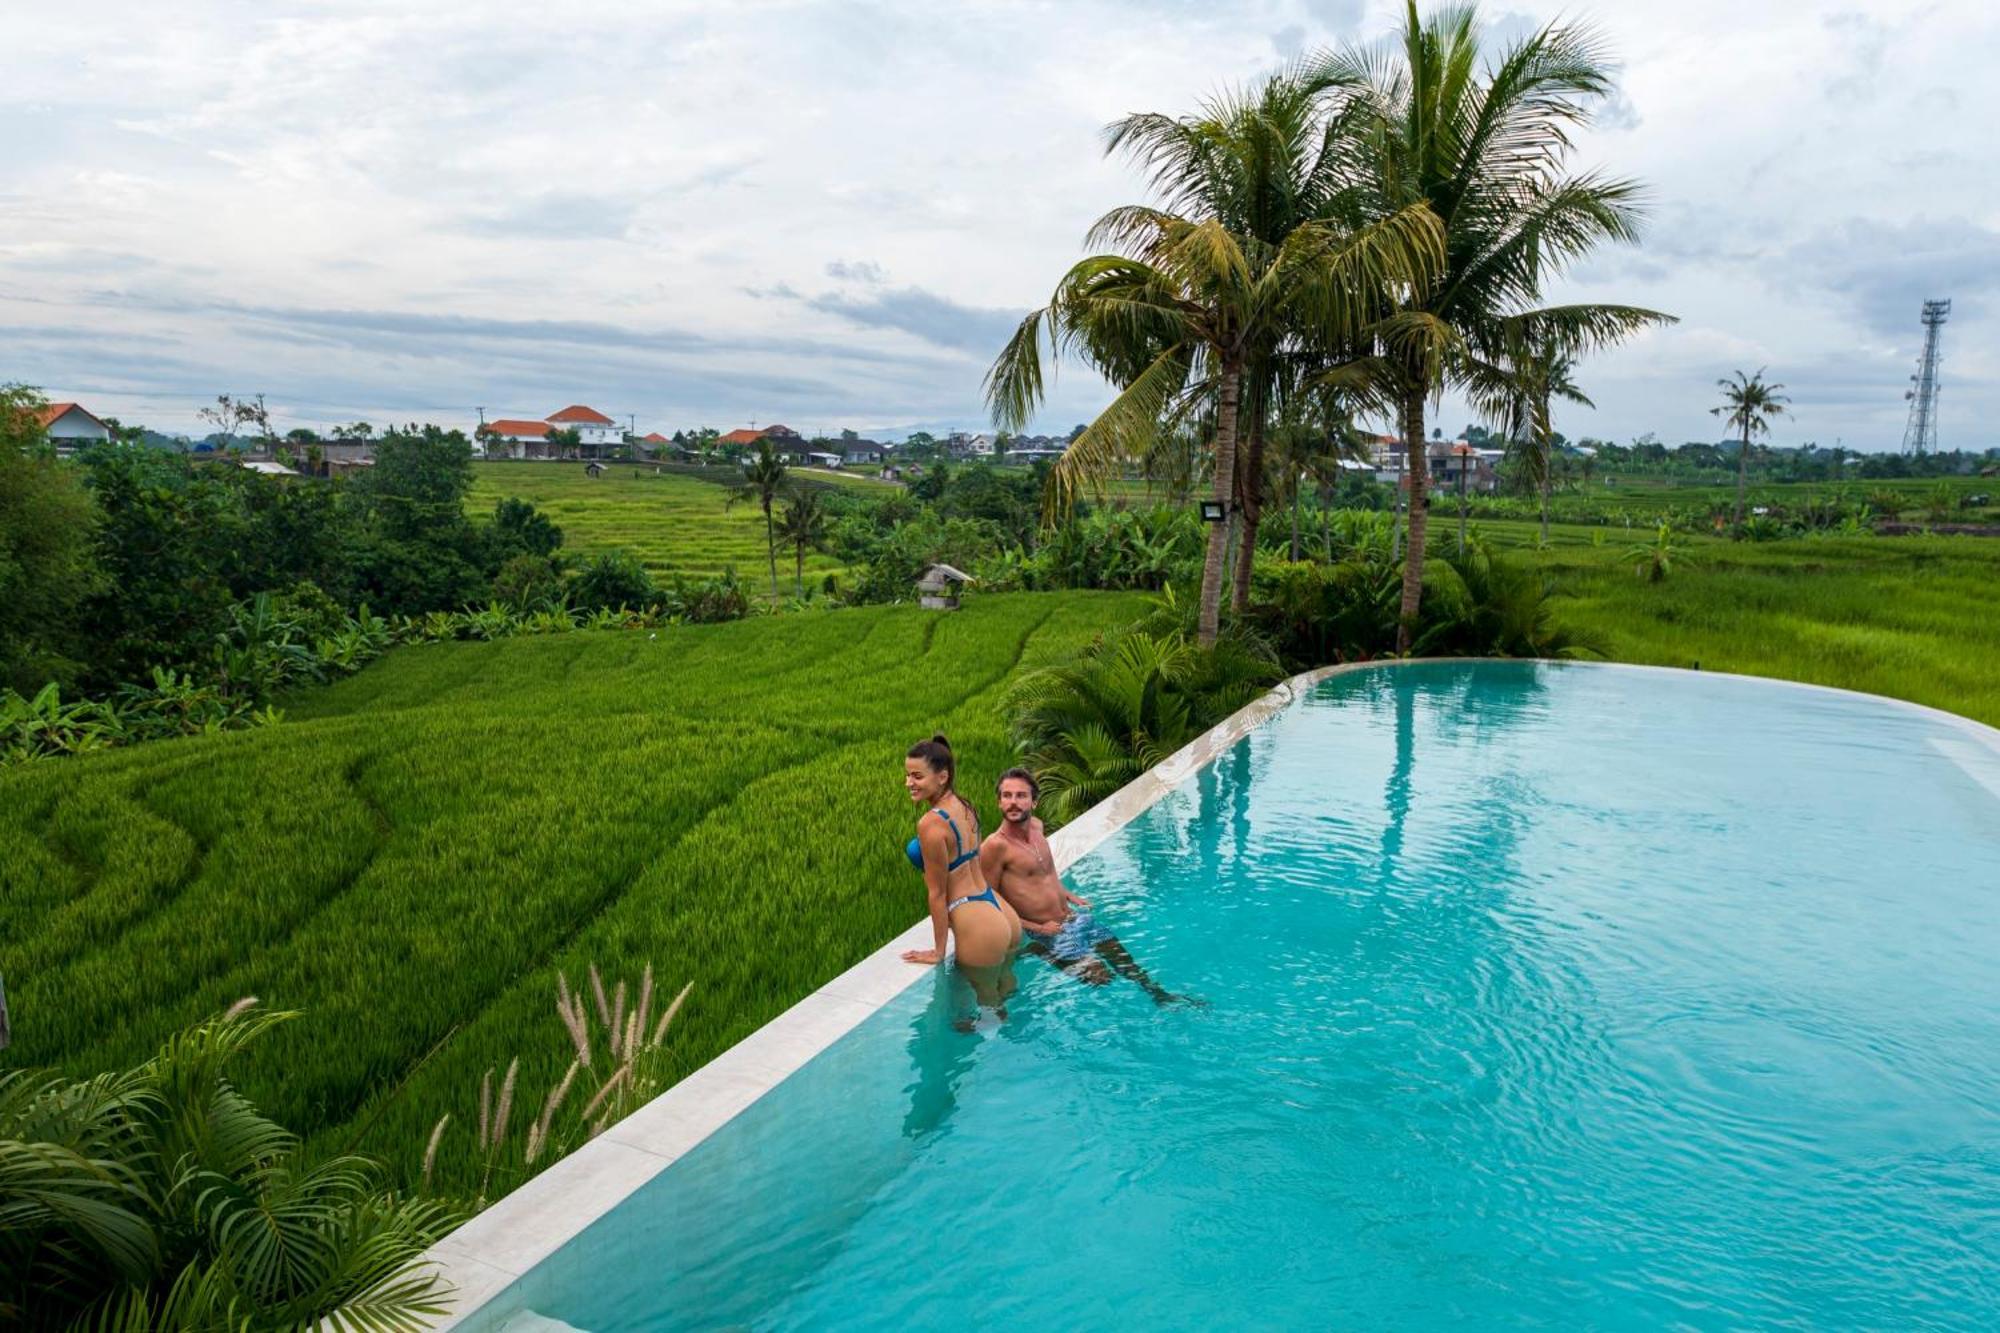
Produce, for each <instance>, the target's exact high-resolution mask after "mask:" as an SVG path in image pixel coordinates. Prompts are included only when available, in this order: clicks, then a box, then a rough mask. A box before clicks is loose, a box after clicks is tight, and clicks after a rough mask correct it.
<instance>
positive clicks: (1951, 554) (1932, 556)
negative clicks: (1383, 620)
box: [1438, 515, 2000, 726]
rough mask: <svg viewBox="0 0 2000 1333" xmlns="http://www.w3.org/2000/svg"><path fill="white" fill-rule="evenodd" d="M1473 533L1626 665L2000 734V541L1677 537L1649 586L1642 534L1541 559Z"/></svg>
mask: <svg viewBox="0 0 2000 1333" xmlns="http://www.w3.org/2000/svg"><path fill="white" fill-rule="evenodd" d="M1438 517H1440V518H1441V517H1442V515H1439V516H1438ZM1475 527H1476V529H1477V531H1479V532H1480V533H1481V535H1482V536H1484V537H1485V538H1486V539H1488V540H1490V541H1492V542H1493V543H1494V544H1495V545H1505V546H1513V547H1516V548H1518V549H1519V551H1520V552H1521V553H1522V554H1523V555H1524V557H1525V558H1527V559H1531V560H1533V561H1535V562H1536V563H1537V564H1538V565H1539V566H1540V567H1541V568H1543V569H1544V570H1546V571H1547V572H1548V574H1549V575H1550V576H1551V577H1552V578H1553V579H1554V580H1555V583H1556V586H1557V588H1558V589H1559V590H1560V591H1561V592H1562V593H1563V594H1565V595H1564V597H1563V598H1562V600H1561V602H1560V604H1559V605H1560V614H1561V615H1562V617H1563V619H1564V620H1565V621H1566V622H1567V623H1570V624H1573V625H1575V626H1576V627H1578V628H1580V629H1583V630H1586V631H1588V632H1590V633H1592V634H1594V635H1596V636H1597V637H1598V638H1599V639H1600V640H1601V641H1602V642H1603V644H1604V646H1605V648H1606V650H1607V651H1608V653H1609V655H1610V656H1611V657H1612V658H1614V659H1616V660H1619V661H1624V662H1651V663H1658V664H1662V665H1668V666H1692V665H1694V664H1696V663H1699V664H1700V665H1701V666H1702V667H1703V668H1704V669H1706V670H1712V671H1740V672H1745V673H1747V674H1750V675H1757V676H1778V677H1783V678H1785V679H1789V680H1803V681H1810V682H1813V683H1816V684H1821V685H1837V686H1841V687H1843V688H1846V689H1852V690H1867V691H1870V692H1872V693H1875V694H1887V695H1893V696H1895V697H1896V698H1900V699H1910V700H1913V701H1915V702H1917V703H1924V704H1930V705H1932V706H1933V707H1937V708H1944V709H1949V710H1951V711H1952V712H1955V713H1962V714H1964V715H1966V716H1967V717H1974V718H1978V719H1980V720H1981V721H1984V722H1988V723H1991V724H1993V725H1996V726H2000V668H1996V665H1995V664H1996V663H2000V609H1997V608H1996V596H2000V541H1996V540H1994V539H1991V538H1981V537H1802V538H1792V539H1788V540H1785V541H1774V542H1731V541H1725V540H1718V539H1715V538H1708V537H1678V538H1676V539H1675V541H1676V544H1677V545H1679V546H1680V547H1681V548H1682V549H1683V551H1684V556H1683V557H1682V558H1681V560H1680V561H1678V562H1677V564H1676V566H1675V568H1674V571H1673V573H1672V574H1670V575H1669V576H1668V578H1667V579H1666V580H1665V581H1664V582H1662V583H1650V582H1647V581H1645V580H1643V579H1641V578H1639V577H1638V576H1637V575H1636V574H1635V573H1634V570H1633V563H1632V561H1630V560H1628V559H1626V558H1625V552H1626V551H1627V550H1628V549H1629V548H1630V547H1631V545H1632V544H1633V542H1634V541H1635V540H1642V541H1647V540H1650V539H1651V534H1650V533H1646V532H1644V531H1633V532H1627V531H1624V530H1622V529H1621V530H1607V529H1604V528H1566V527H1562V526H1558V527H1556V528H1555V529H1553V530H1552V532H1551V544H1550V546H1549V548H1548V549H1546V550H1538V549H1536V547H1535V546H1534V540H1535V528H1534V526H1533V525H1532V524H1527V523H1482V524H1477V525H1475ZM1438 530H1439V531H1440V532H1441V535H1443V536H1444V537H1445V539H1446V540H1447V541H1449V540H1451V529H1450V525H1448V524H1442V523H1440V524H1439V525H1438Z"/></svg>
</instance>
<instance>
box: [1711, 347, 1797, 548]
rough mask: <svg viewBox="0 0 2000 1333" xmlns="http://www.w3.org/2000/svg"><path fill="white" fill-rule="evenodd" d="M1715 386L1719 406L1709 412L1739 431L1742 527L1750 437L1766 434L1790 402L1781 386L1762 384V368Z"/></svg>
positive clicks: (1738, 522)
mask: <svg viewBox="0 0 2000 1333" xmlns="http://www.w3.org/2000/svg"><path fill="white" fill-rule="evenodd" d="M1715 383H1716V386H1717V387H1718V388H1720V389H1721V390H1722V406H1720V407H1711V408H1710V409H1708V410H1709V411H1710V412H1711V413H1712V414H1713V415H1715V416H1718V417H1723V418H1725V419H1727V420H1728V422H1729V424H1730V425H1731V426H1732V427H1734V428H1735V429H1736V430H1737V431H1738V432H1739V435H1738V444H1737V449H1736V526H1737V527H1738V528H1741V527H1742V526H1743V497H1744V492H1745V491H1746V490H1747V489H1748V488H1749V485H1750V439H1751V437H1752V436H1753V435H1769V434H1770V433H1771V422H1772V420H1773V419H1775V418H1777V417H1782V416H1786V415H1788V413H1787V412H1786V411H1785V408H1786V405H1787V404H1789V403H1790V402H1791V401H1792V400H1791V399H1790V398H1787V397H1786V396H1785V395H1784V393H1783V392H1781V391H1782V390H1783V389H1784V387H1785V386H1784V385H1782V384H1766V383H1765V382H1764V372H1763V370H1762V369H1761V368H1760V369H1759V370H1758V371H1757V373H1756V374H1755V375H1745V374H1744V373H1743V372H1742V371H1740V370H1739V371H1737V372H1736V373H1735V375H1734V377H1733V378H1730V379H1723V380H1717V381H1716V382H1715Z"/></svg>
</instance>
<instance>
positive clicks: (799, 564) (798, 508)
mask: <svg viewBox="0 0 2000 1333" xmlns="http://www.w3.org/2000/svg"><path fill="white" fill-rule="evenodd" d="M828 526H829V516H828V514H827V509H826V501H825V500H824V499H823V498H822V496H821V491H820V488H819V487H817V486H802V487H800V488H799V489H798V490H797V491H795V492H793V493H792V498H791V500H790V501H789V502H787V503H786V505H785V512H784V513H783V515H781V516H780V517H779V519H778V536H780V537H782V538H783V539H784V542H785V545H787V546H789V547H791V548H792V555H793V558H794V560H795V561H796V564H795V566H794V569H793V573H794V574H795V576H796V577H797V580H798V589H799V597H800V599H801V600H803V599H804V597H805V595H806V552H807V551H818V550H822V549H824V548H825V546H826V535H827V528H828Z"/></svg>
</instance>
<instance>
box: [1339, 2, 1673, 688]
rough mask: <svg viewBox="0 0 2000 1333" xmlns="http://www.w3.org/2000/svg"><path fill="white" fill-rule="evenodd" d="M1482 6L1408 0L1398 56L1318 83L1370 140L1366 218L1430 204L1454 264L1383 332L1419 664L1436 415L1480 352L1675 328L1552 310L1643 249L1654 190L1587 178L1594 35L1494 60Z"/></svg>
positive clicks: (1639, 316) (1637, 318)
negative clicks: (1431, 406)
mask: <svg viewBox="0 0 2000 1333" xmlns="http://www.w3.org/2000/svg"><path fill="white" fill-rule="evenodd" d="M1480 36H1481V34H1480V27H1479V21H1478V15H1477V11H1476V9H1475V8H1474V7H1472V6H1469V5H1467V6H1450V7H1446V8H1443V9H1440V10H1438V11H1437V12H1435V13H1434V14H1432V15H1431V16H1430V17H1429V18H1428V19H1425V18H1422V17H1420V16H1419V15H1418V13H1417V7H1416V3H1415V0H1407V3H1406V7H1405V14H1404V23H1403V31H1402V33H1401V34H1400V38H1399V40H1398V41H1396V42H1395V43H1394V44H1393V45H1392V46H1389V47H1387V48H1365V47H1350V48H1347V49H1345V50H1342V51H1339V52H1336V53H1333V54H1331V55H1328V56H1326V57H1324V58H1323V59H1322V60H1321V62H1320V63H1319V64H1318V65H1317V67H1316V70H1315V73H1316V74H1317V76H1318V77H1320V78H1321V79H1323V80H1324V81H1325V83H1326V85H1327V86H1328V87H1329V88H1331V89H1332V90H1333V95H1334V96H1336V97H1337V98H1339V99H1341V100H1342V101H1343V103H1344V104H1345V106H1347V107H1348V108H1349V109H1350V111H1351V112H1352V113H1353V114H1354V115H1355V116H1358V117H1359V122H1360V123H1361V124H1362V125H1363V127H1364V128H1362V129H1361V130H1360V132H1359V133H1358V135H1357V139H1356V143H1357V145H1358V151H1356V152H1354V153H1352V154H1351V155H1350V156H1349V158H1348V159H1347V161H1346V163H1345V170H1346V172H1347V174H1348V178H1349V180H1350V182H1351V183H1352V185H1353V187H1354V188H1353V190H1351V191H1350V192H1349V193H1348V194H1345V195H1343V196H1341V197H1342V199H1343V200H1345V201H1348V202H1352V201H1354V200H1356V199H1361V200H1363V201H1365V203H1364V207H1365V208H1366V215H1368V216H1387V215H1390V214H1393V213H1394V212H1396V211H1397V210H1400V209H1404V208H1408V207H1410V206H1411V205H1413V204H1418V203H1421V204H1425V205H1427V206H1428V207H1429V208H1430V210H1431V211H1432V212H1433V213H1434V214H1435V215H1436V216H1437V218H1438V220H1439V222H1440V224H1441V225H1442V227H1443V229H1444V233H1445V252H1446V255H1447V262H1446V264H1445V266H1444V267H1443V268H1442V269H1441V270H1439V271H1438V272H1436V273H1435V274H1433V275H1432V277H1431V280H1430V281H1429V282H1427V283H1424V284H1422V285H1421V286H1419V287H1418V288H1417V289H1415V290H1414V291H1413V292H1412V293H1411V294H1410V296H1409V299H1408V300H1406V301H1405V302H1404V303H1403V308H1402V311H1401V312H1400V313H1401V318H1400V319H1398V320H1393V321H1389V322H1387V323H1385V324H1383V325H1382V326H1381V338H1380V349H1379V351H1380V355H1379V358H1378V360H1377V362H1376V364H1375V367H1374V370H1375V374H1376V376H1377V378H1378V381H1379V383H1380V385H1381V388H1382V390H1383V391H1384V393H1385V394H1386V395H1387V396H1388V397H1390V398H1391V399H1392V400H1393V401H1394V403H1395V405H1396V415H1397V417H1398V419H1399V423H1400V426H1401V429H1402V435H1403V439H1404V441H1405V442H1406V448H1407V451H1408V456H1409V514H1410V517H1409V524H1410V529H1409V555H1408V558H1407V559H1406V561H1405V562H1404V566H1403V597H1402V613H1401V614H1402V627H1401V630H1400V632H1399V634H1398V644H1397V646H1398V649H1399V650H1400V651H1407V650H1408V648H1409V645H1410V634H1411V630H1412V628H1413V627H1414V625H1415V624H1416V619H1417V611H1418V607H1419V605H1420V603H1421V600H1422V596H1423V568H1424V540H1425V536H1426V531H1427V521H1426V520H1427V517H1428V510H1427V483H1428V468H1427V466H1426V460H1425V457H1424V424H1425V423H1424V408H1425V404H1426V402H1427V400H1428V399H1429V398H1431V397H1432V396H1433V395H1434V394H1436V393H1438V392H1439V391H1440V390H1441V389H1442V387H1443V386H1444V385H1445V384H1446V383H1447V382H1450V381H1461V380H1462V379H1463V374H1462V367H1463V366H1464V363H1465V360H1466V353H1467V352H1468V350H1477V349H1478V348H1479V347H1481V346H1485V347H1487V348H1489V349H1490V348H1492V347H1494V346H1496V345H1497V344H1498V343H1499V342H1500V341H1501V335H1502V334H1503V332H1504V330H1505V328H1506V326H1507V321H1509V320H1510V319H1515V320H1518V319H1519V318H1520V317H1522V316H1524V315H1532V316H1533V322H1534V324H1535V325H1536V326H1537V327H1539V328H1541V329H1543V330H1545V331H1546V332H1547V333H1548V334H1549V335H1550V336H1552V337H1557V338H1559V339H1560V341H1561V342H1562V343H1563V344H1564V345H1566V346H1568V347H1570V348H1571V349H1572V350H1574V351H1581V350H1583V349H1585V348H1588V347H1590V346H1595V345H1601V344H1603V343H1606V342H1610V341H1612V340H1614V339H1616V338H1619V337H1622V336H1624V335H1626V334H1628V333H1630V332H1631V331H1633V330H1635V329H1638V328H1642V327H1644V326H1646V325H1649V324H1655V323H1662V322H1667V321H1668V318H1669V317H1668V316H1665V315H1661V314H1659V313H1658V312H1656V311H1651V310H1642V309H1637V308H1634V307H1631V306H1618V305H1566V306H1556V307H1541V308H1538V305H1539V302H1540V301H1541V299H1542V292H1543V287H1544V284H1545V283H1546V282H1547V280H1548V279H1549V278H1551V277H1553V276H1554V275H1556V274H1557V273H1559V272H1560V271H1561V270H1562V269H1563V268H1565V267H1566V266H1567V265H1568V264H1569V263H1571V262H1572V261H1574V260H1576V259H1578V258H1580V257H1582V256H1583V255H1586V254H1588V253H1589V252H1590V251H1591V250H1593V249H1595V248H1596V247H1597V246H1599V245H1601V244H1603V243H1604V242H1606V241H1620V242H1629V241H1633V240H1635V239H1636V238H1637V234H1638V223H1639V217H1640V189H1639V187H1638V186H1637V185H1636V184H1635V183H1633V182H1631V181H1629V180H1622V179H1617V178H1613V177H1608V176H1605V175H1602V174H1600V173H1597V172H1584V173H1581V174H1572V173H1570V172H1569V171H1567V170H1566V166H1565V163H1566V160H1567V158H1568V157H1569V153H1570V149H1571V147H1572V141H1571V134H1572V132H1573V131H1574V130H1575V129H1576V128H1577V127H1579V126H1581V125H1584V124H1587V123H1588V121H1589V119H1590V114H1591V111H1592V109H1593V106H1594V105H1595V103H1596V102H1597V101H1598V100H1599V99H1601V98H1602V97H1604V96H1605V95H1606V94H1608V93H1609V92H1610V91H1611V88H1612V80H1611V66H1610V64H1609V63H1608V60H1607V58H1606V55H1605V53H1604V51H1603V50H1602V48H1601V47H1600V45H1599V43H1598V41H1597V39H1596V38H1595V37H1594V36H1593V35H1592V33H1591V32H1590V31H1589V30H1588V29H1586V28H1582V27H1577V26H1563V25H1557V24H1551V25H1550V26H1548V27H1544V28H1542V29H1541V30H1539V31H1538V32H1535V33H1534V34H1532V35H1530V36H1528V37H1526V38H1523V39H1522V40H1520V41H1518V42H1516V43H1515V44H1514V45H1512V46H1511V47H1509V48H1507V49H1506V50H1504V51H1501V52H1499V53H1498V54H1497V55H1495V56H1493V57H1491V58H1490V59H1488V60H1487V61H1486V62H1485V63H1483V64H1482V62H1481V55H1482V51H1481V41H1480Z"/></svg>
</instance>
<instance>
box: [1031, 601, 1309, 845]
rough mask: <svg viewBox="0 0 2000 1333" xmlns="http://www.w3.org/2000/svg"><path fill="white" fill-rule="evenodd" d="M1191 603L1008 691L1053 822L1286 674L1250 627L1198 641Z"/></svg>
mask: <svg viewBox="0 0 2000 1333" xmlns="http://www.w3.org/2000/svg"><path fill="white" fill-rule="evenodd" d="M1194 609H1195V608H1193V607H1185V608H1184V607H1182V606H1180V605H1178V604H1176V603H1175V602H1174V601H1173V600H1172V599H1171V598H1169V599H1166V600H1164V601H1162V602H1161V603H1160V604H1158V605H1157V606H1156V607H1155V609H1154V611H1153V613H1152V614H1151V615H1149V616H1147V617H1146V619H1145V620H1143V621H1141V622H1138V623H1136V624H1134V625H1132V626H1130V627H1128V628H1126V629H1123V630H1118V631H1114V632H1111V633H1107V634H1104V635H1101V636H1100V637H1099V638H1097V639H1096V640H1095V641H1093V642H1092V643H1091V644H1090V645H1089V646H1088V647H1086V648H1085V649H1084V650H1083V651H1082V652H1080V653H1078V654H1076V655H1075V656H1074V657H1071V658H1069V659H1068V660H1066V661H1063V662H1058V663H1055V664H1053V665H1050V666H1047V667H1044V668H1042V669H1041V670H1039V671H1034V672H1030V673H1028V674H1027V675H1025V676H1023V677H1022V678H1021V679H1020V680H1019V681H1018V682H1017V683H1016V684H1015V686H1014V688H1013V689H1012V691H1010V693H1009V694H1008V698H1007V714H1008V733H1009V735H1010V736H1011V737H1012V738H1013V741H1014V745H1015V748H1016V749H1018V750H1019V751H1020V752H1021V755H1022V759H1023V762H1024V763H1025V764H1026V765H1027V766H1028V767H1029V768H1030V769H1032V770H1033V771H1034V772H1035V774H1036V775H1037V776H1038V777H1039V778H1040V780H1041V786H1042V805H1041V810H1042V815H1043V817H1044V818H1045V819H1046V820H1047V821H1048V823H1049V824H1050V826H1051V827H1053V826H1055V825H1057V824H1061V823H1065V822H1067V821H1068V820H1070V819H1073V818H1075V817H1076V816H1077V815H1079V814H1082V813H1083V812H1084V811H1085V810H1088V809H1089V808H1090V807H1091V806H1093V805H1095V804H1096V803H1097V802H1099V801H1101V800H1103V799H1104V798H1105V797H1107V796H1109V795H1111V794H1112V793H1113V792H1115V791H1117V790H1118V789H1119V788H1120V787H1123V786H1124V785H1125V784H1126V783H1128V782H1130V781H1132V780H1133V779H1134V778H1136V777H1138V776H1139V775H1140V774H1141V773H1143V772H1145V771H1146V770H1147V769H1148V768H1151V767H1152V766H1153V765H1154V764H1157V763H1159V762H1160V761H1161V760H1162V759H1165V758H1166V757H1167V756H1168V755H1170V754H1172V753H1173V752H1174V751H1176V750H1178V749H1180V748H1181V747H1182V746H1183V745H1186V744H1187V743H1188V742H1189V741H1192V740H1193V739H1194V738H1195V737H1197V736H1199V735H1200V734H1201V733H1202V732H1204V731H1206V730H1207V729H1208V728H1210V727H1212V726H1214V725H1215V724H1216V723H1217V722H1220V721H1221V720H1222V719H1223V718H1225V717H1228V716H1229V715H1230V714H1231V713H1233V712H1235V711H1236V710H1237V709H1239V708H1241V707H1243V705H1245V704H1247V703H1249V702H1250V701H1251V700H1253V699H1255V698H1256V697H1257V696H1259V695H1261V694H1262V693H1264V691H1265V690H1266V689H1268V688H1269V687H1270V686H1271V685H1272V684H1274V683H1275V682H1276V681H1277V680H1278V678H1279V677H1280V676H1281V675H1282V674H1283V671H1282V669H1281V667H1280V665H1279V662H1278V658H1277V655H1276V654H1275V653H1273V652H1272V651H1271V649H1270V648H1269V647H1268V646H1267V645H1266V644H1264V643H1263V642H1262V641H1261V640H1260V639H1258V638H1257V637H1256V636H1255V635H1252V634H1246V633H1243V632H1242V631H1241V630H1239V629H1235V628H1229V629H1225V630H1224V632H1223V633H1221V634H1220V635H1219V636H1218V637H1217V639H1216V642H1215V645H1214V646H1213V647H1212V648H1202V647H1200V646H1198V645H1197V644H1196V642H1195V641H1194V634H1195V630H1196V628H1197V625H1196V621H1195V618H1194V616H1193V615H1192V614H1190V613H1191V612H1192V611H1194Z"/></svg>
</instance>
